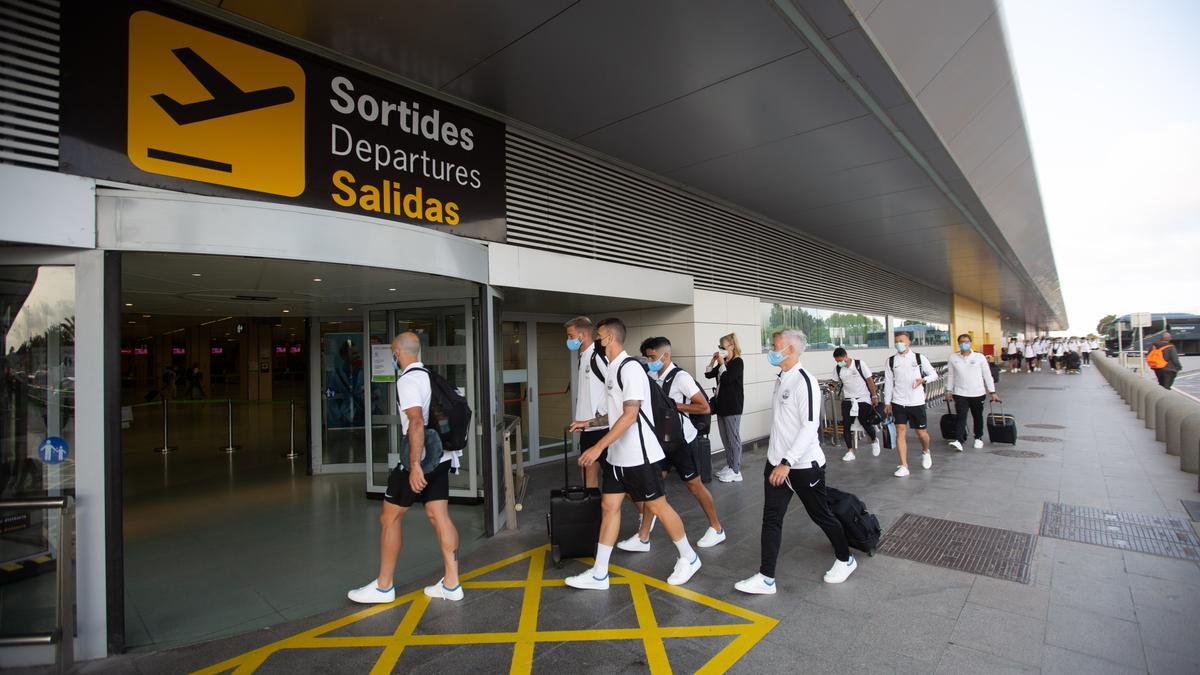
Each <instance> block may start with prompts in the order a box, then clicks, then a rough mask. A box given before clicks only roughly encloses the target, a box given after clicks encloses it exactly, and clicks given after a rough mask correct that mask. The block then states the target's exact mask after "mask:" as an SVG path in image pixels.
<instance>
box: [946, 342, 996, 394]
mask: <svg viewBox="0 0 1200 675" xmlns="http://www.w3.org/2000/svg"><path fill="white" fill-rule="evenodd" d="M948 365H949V368H947V370H946V391H948V392H950V393H951V394H957V395H959V396H969V397H975V396H983V395H985V394H991V393H994V392H995V391H996V382H995V381H994V380H993V379H992V369H991V367H990V366H989V365H988V361H987V357H985V356H984V355H983V354H980V353H979V352H976V351H972V352H971V353H969V354H967V355H966V356H963V355H962V352H954V353H952V354H950V362H949V364H948Z"/></svg>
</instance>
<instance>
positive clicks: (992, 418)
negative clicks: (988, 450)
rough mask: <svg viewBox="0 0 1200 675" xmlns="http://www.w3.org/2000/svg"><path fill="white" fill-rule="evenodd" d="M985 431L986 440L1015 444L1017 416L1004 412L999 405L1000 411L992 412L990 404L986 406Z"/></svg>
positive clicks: (1002, 407)
mask: <svg viewBox="0 0 1200 675" xmlns="http://www.w3.org/2000/svg"><path fill="white" fill-rule="evenodd" d="M987 432H988V440H989V441H990V442H992V443H1008V444H1009V445H1016V444H1017V418H1016V417H1013V416H1012V415H1006V414H1005V413H1004V406H1001V407H1000V413H999V414H997V413H994V412H992V408H991V406H988V414H987Z"/></svg>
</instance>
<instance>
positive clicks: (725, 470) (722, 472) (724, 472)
mask: <svg viewBox="0 0 1200 675" xmlns="http://www.w3.org/2000/svg"><path fill="white" fill-rule="evenodd" d="M731 473H733V471H731V470H730V469H729V467H724V468H722V469H721V470H720V471H718V472H717V473H716V476H717V478H720V477H721V476H728V475H729V474H731Z"/></svg>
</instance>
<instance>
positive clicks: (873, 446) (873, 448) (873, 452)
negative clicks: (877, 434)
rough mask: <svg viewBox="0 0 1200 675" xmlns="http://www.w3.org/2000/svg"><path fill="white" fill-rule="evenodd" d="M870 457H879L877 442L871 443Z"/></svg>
mask: <svg viewBox="0 0 1200 675" xmlns="http://www.w3.org/2000/svg"><path fill="white" fill-rule="evenodd" d="M871 456H872V457H878V456H879V441H873V442H872V443H871Z"/></svg>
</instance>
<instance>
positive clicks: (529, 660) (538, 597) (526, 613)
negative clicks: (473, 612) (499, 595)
mask: <svg viewBox="0 0 1200 675" xmlns="http://www.w3.org/2000/svg"><path fill="white" fill-rule="evenodd" d="M545 566H546V551H545V550H540V551H536V552H534V554H533V555H532V556H530V558H529V574H528V575H527V576H526V578H525V594H524V595H523V596H522V598H521V621H520V623H518V624H517V633H518V634H519V635H520V638H519V639H518V640H517V643H516V644H515V645H513V657H512V665H511V667H510V668H509V672H510V673H514V674H515V673H520V674H521V675H524V674H525V673H530V672H532V671H533V642H534V641H533V637H534V634H535V633H537V619H538V609H539V608H540V607H541V605H542V573H543V572H544V571H545Z"/></svg>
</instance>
